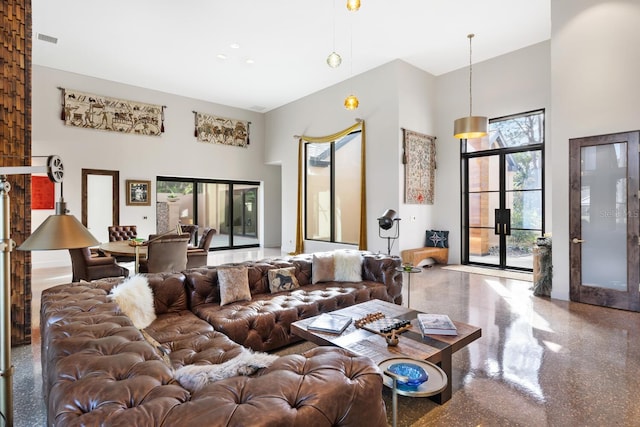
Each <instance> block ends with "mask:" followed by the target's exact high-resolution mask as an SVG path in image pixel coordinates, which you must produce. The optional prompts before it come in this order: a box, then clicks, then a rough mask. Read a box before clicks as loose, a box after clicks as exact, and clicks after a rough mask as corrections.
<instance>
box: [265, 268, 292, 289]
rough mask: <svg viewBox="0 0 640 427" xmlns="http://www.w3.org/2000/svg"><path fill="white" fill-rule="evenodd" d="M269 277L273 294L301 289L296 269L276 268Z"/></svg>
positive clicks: (269, 272)
mask: <svg viewBox="0 0 640 427" xmlns="http://www.w3.org/2000/svg"><path fill="white" fill-rule="evenodd" d="M267 275H268V276H269V289H270V290H271V293H272V294H273V293H276V292H284V291H292V290H294V289H295V288H299V287H300V284H299V283H298V279H296V268H295V267H287V268H274V269H273V270H269V271H268V272H267Z"/></svg>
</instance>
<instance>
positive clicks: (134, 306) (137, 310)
mask: <svg viewBox="0 0 640 427" xmlns="http://www.w3.org/2000/svg"><path fill="white" fill-rule="evenodd" d="M110 296H111V298H113V299H114V300H115V302H116V303H117V304H118V306H119V307H120V310H122V312H123V313H124V314H126V315H127V317H129V319H131V321H132V322H133V325H134V326H135V327H136V328H138V329H144V328H146V327H147V326H149V325H150V324H151V322H153V321H154V320H156V311H155V309H154V307H153V291H152V290H151V288H150V287H149V281H148V280H147V278H146V277H145V276H141V275H135V276H131V277H129V278H128V279H126V280H125V281H124V282H122V283H121V284H119V285H118V286H116V287H114V288H113V289H111V293H110Z"/></svg>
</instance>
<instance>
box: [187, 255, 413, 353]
mask: <svg viewBox="0 0 640 427" xmlns="http://www.w3.org/2000/svg"><path fill="white" fill-rule="evenodd" d="M400 264H401V261H400V258H398V257H396V256H387V255H374V254H368V253H365V254H363V256H362V279H363V280H362V281H361V282H323V283H317V284H311V266H312V255H299V256H294V257H287V258H281V259H265V260H260V261H247V262H243V263H234V264H225V266H229V265H233V266H238V265H244V266H246V267H247V268H248V274H249V287H250V289H251V297H252V299H251V301H238V302H235V303H231V304H227V305H224V306H221V305H220V288H219V284H218V273H217V269H218V267H206V268H196V269H190V270H187V271H186V275H187V281H186V283H187V287H188V289H189V299H190V304H191V310H192V311H193V312H194V313H195V314H196V315H197V316H198V317H199V318H201V319H204V320H206V321H207V322H208V323H209V324H211V325H212V326H213V327H214V329H215V330H217V331H220V332H222V333H224V334H225V335H227V336H228V337H229V338H231V339H232V340H233V341H235V342H237V343H239V344H242V345H243V346H245V347H249V348H251V349H253V350H257V351H270V350H274V349H277V348H279V347H282V346H285V345H287V344H291V343H293V342H296V341H299V340H300V338H299V337H297V336H295V335H293V334H292V333H291V330H290V325H291V323H292V322H295V321H297V320H300V319H304V318H307V317H311V316H315V315H318V314H320V313H325V312H329V311H333V310H337V309H339V308H343V307H348V306H350V305H353V304H357V303H361V302H364V301H369V300H372V299H380V300H384V301H389V302H394V303H396V304H401V303H402V274H401V273H399V272H398V271H396V267H399V266H400ZM285 267H295V269H296V270H295V271H296V278H297V279H298V282H299V283H300V288H298V289H296V290H294V291H291V292H281V293H277V294H272V293H270V292H269V279H268V271H269V270H271V269H274V268H285Z"/></svg>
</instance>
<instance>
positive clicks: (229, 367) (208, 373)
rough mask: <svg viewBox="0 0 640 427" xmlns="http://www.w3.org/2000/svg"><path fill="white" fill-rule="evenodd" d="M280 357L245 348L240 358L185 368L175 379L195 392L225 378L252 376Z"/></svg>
mask: <svg viewBox="0 0 640 427" xmlns="http://www.w3.org/2000/svg"><path fill="white" fill-rule="evenodd" d="M278 357H279V356H277V355H275V354H268V353H261V352H253V351H251V350H249V349H246V348H245V349H243V351H242V353H240V354H239V355H238V356H236V357H234V358H233V359H230V360H227V361H226V362H224V363H220V364H217V365H186V366H183V367H182V368H179V369H177V370H176V371H175V373H174V377H175V379H176V380H178V382H179V383H180V385H182V387H184V388H186V389H187V390H189V391H191V392H194V391H198V390H200V389H201V388H202V387H204V386H205V385H207V384H209V383H212V382H215V381H218V380H222V379H224V378H230V377H236V376H239V375H251V374H253V373H254V372H256V371H257V370H258V369H260V368H266V367H267V366H271V364H272V363H273V362H274V361H275V360H276V359H278Z"/></svg>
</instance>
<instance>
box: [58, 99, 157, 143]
mask: <svg viewBox="0 0 640 427" xmlns="http://www.w3.org/2000/svg"><path fill="white" fill-rule="evenodd" d="M59 89H60V90H61V91H62V117H61V119H62V120H64V124H65V125H67V126H75V127H81V128H91V129H99V130H108V131H113V132H121V133H133V134H138V135H153V136H158V135H160V134H161V133H162V132H164V108H165V107H164V106H163V105H154V104H145V103H142V102H137V101H127V100H124V99H117V98H109V97H107V96H101V95H93V94H89V93H84V92H78V91H77V90H72V89H64V88H59Z"/></svg>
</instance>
